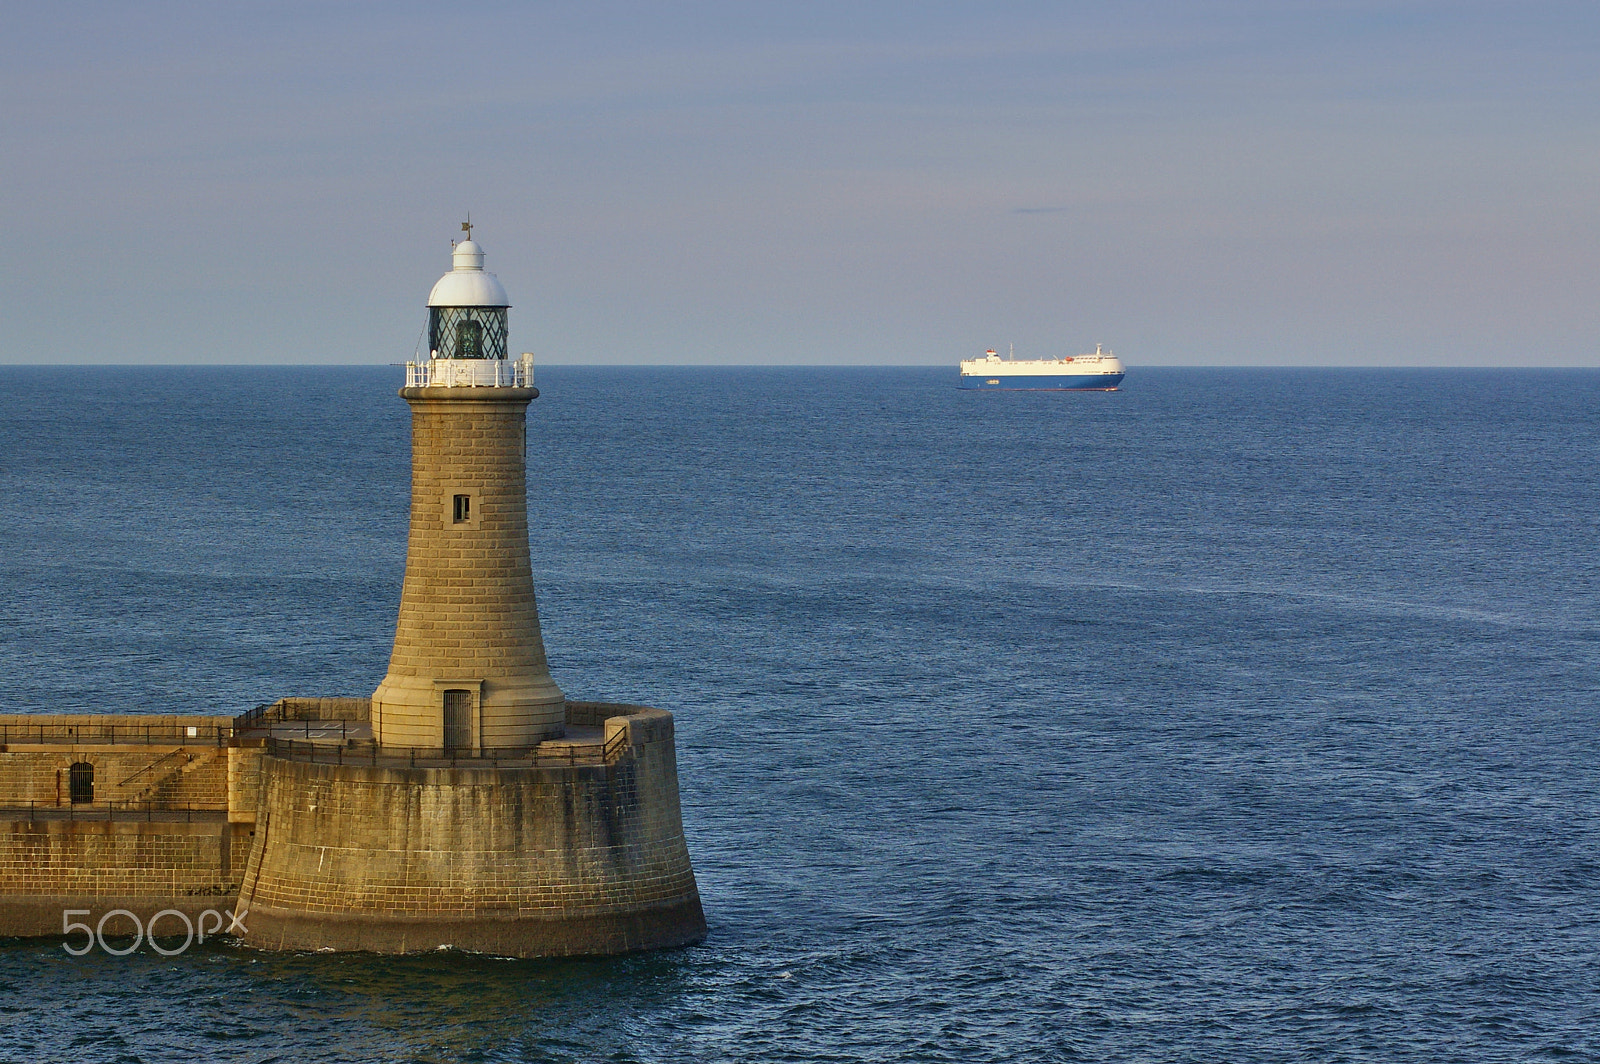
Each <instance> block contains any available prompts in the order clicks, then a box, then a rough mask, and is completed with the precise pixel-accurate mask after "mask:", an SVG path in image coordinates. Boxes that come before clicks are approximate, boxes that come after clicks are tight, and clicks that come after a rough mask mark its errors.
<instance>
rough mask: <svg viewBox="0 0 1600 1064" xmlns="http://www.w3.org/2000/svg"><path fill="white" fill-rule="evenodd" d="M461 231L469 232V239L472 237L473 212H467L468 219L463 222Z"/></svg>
mask: <svg viewBox="0 0 1600 1064" xmlns="http://www.w3.org/2000/svg"><path fill="white" fill-rule="evenodd" d="M461 231H462V232H463V233H465V234H467V239H468V240H471V239H472V212H471V211H468V212H467V220H466V221H464V222H462V223H461Z"/></svg>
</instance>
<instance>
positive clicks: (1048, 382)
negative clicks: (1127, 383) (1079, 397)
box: [961, 373, 1124, 392]
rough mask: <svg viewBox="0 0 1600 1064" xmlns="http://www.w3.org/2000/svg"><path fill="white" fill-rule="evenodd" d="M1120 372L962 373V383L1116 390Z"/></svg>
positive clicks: (997, 388) (1001, 387) (1010, 388)
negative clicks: (1024, 374) (1011, 375)
mask: <svg viewBox="0 0 1600 1064" xmlns="http://www.w3.org/2000/svg"><path fill="white" fill-rule="evenodd" d="M1123 376H1124V374H1121V373H1077V374H1072V373H1063V374H1060V375H1058V376H1033V375H1031V374H1030V375H1029V376H1026V377H1022V376H1013V377H1008V376H1006V375H1005V374H1004V373H996V374H995V375H993V376H983V375H978V376H968V375H967V374H965V373H963V374H962V375H961V387H963V388H976V389H979V390H988V391H1048V392H1113V391H1116V389H1117V385H1119V384H1121V383H1122V378H1123Z"/></svg>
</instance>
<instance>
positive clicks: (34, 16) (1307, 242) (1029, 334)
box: [0, 0, 1600, 366]
mask: <svg viewBox="0 0 1600 1064" xmlns="http://www.w3.org/2000/svg"><path fill="white" fill-rule="evenodd" d="M4 12H5V15H4V20H3V23H0V146H3V151H0V210H3V212H4V218H5V221H6V230H7V233H8V239H7V240H6V242H5V248H4V251H3V258H0V271H3V277H4V285H3V287H0V292H3V295H0V320H3V321H4V322H5V328H4V330H3V332H0V362H28V361H46V362H58V361H59V362H217V363H222V362H271V361H287V362H356V363H382V362H395V361H402V360H404V359H406V358H408V357H410V355H411V353H412V351H413V348H414V345H415V343H416V340H417V336H418V333H419V332H420V330H421V328H422V324H423V321H424V317H425V312H424V310H423V308H422V303H423V301H424V299H425V298H426V296H427V292H428V289H429V287H430V286H431V285H432V283H433V281H434V280H435V278H436V277H437V276H438V275H439V274H440V273H441V272H443V271H444V270H445V269H447V268H448V266H449V240H450V238H451V237H452V236H454V235H456V227H457V224H458V223H459V222H460V220H461V217H462V216H463V215H464V214H465V212H466V211H467V210H469V209H470V210H471V211H472V216H473V220H474V221H475V222H476V223H478V226H479V228H478V230H477V235H478V237H479V239H480V241H481V242H482V244H483V245H484V247H485V250H486V251H487V253H488V267H489V268H490V269H492V270H494V271H495V272H497V273H498V274H499V275H500V278H501V280H502V281H503V282H504V283H505V285H506V288H507V289H508V290H509V291H510V293H511V298H512V302H513V303H514V304H515V308H514V309H513V311H512V319H511V321H512V337H511V339H512V347H513V349H514V350H531V351H534V352H536V353H537V354H538V356H539V357H540V359H541V360H542V361H545V362H585V363H600V362H610V363H651V362H661V363H684V362H733V363H850V364H889V363H926V364H950V365H953V363H954V362H955V361H956V360H957V359H959V358H962V357H969V356H971V355H973V354H975V353H977V352H980V351H981V350H982V349H983V348H985V347H989V346H998V347H1002V349H1003V345H1005V344H1007V343H1011V342H1014V343H1015V344H1016V346H1017V352H1018V354H1019V355H1030V356H1051V357H1053V356H1057V355H1060V354H1068V353H1075V352H1076V351H1078V350H1082V349H1084V348H1092V347H1093V345H1094V344H1095V343H1096V342H1097V341H1098V342H1103V343H1106V344H1107V345H1108V346H1110V347H1112V348H1113V349H1114V350H1116V351H1117V353H1118V354H1119V355H1121V356H1122V357H1123V358H1124V359H1125V361H1127V362H1128V363H1129V364H1130V365H1134V366H1138V365H1156V364H1212V365H1238V364H1272V365H1295V364H1320V365H1371V364H1374V363H1378V362H1386V361H1389V360H1394V361H1398V362H1401V363H1406V364H1424V365H1583V366H1596V365H1600V310H1597V307H1600V300H1597V295H1600V293H1597V282H1600V5H1596V4H1594V3H1593V2H1585V3H1539V2H1528V3H1516V4H1512V3H1495V4H1490V3H1475V2H1470V0H1468V2H1449V3H1445V2H1416V3H1399V2H1397V3H1366V2H1356V0H1352V2H1343V3H1315V2H1308V3H1291V2H1284V0H1279V2H1275V3H1263V2H1257V0H1237V2H1206V0H1195V2H1189V3H1180V2H1148V3H1120V4H1074V3H1010V4H1007V3H995V2H984V3H922V4H913V3H876V4H874V3H852V4H836V3H805V4H801V3H787V4H763V3H748V2H747V3H737V4H734V3H727V4H594V3H589V4H583V5H577V4H572V5H566V4H560V5H549V4H472V3H456V4H428V5H417V4H410V3H382V4H379V3H356V2H351V3H303V4H301V3H256V4H215V3H196V4H151V3H140V4H134V3H128V4H97V3H80V4H60V5H22V4H15V3H12V4H7V5H6V6H5V8H4Z"/></svg>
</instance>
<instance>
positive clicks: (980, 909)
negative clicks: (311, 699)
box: [0, 367, 1600, 1062]
mask: <svg viewBox="0 0 1600 1064" xmlns="http://www.w3.org/2000/svg"><path fill="white" fill-rule="evenodd" d="M394 373H395V371H394V370H380V369H372V370H351V369H325V370H304V369H214V370H200V369H118V370H92V371H86V370H65V369H62V370H48V371H45V370H28V369H17V368H5V369H0V448H3V450H0V453H3V454H4V456H5V457H4V461H3V464H0V581H3V584H0V586H3V588H4V594H3V595H0V709H5V710H15V709H27V710H39V711H89V710H93V711H106V710H114V711H119V712H130V713H133V712H147V711H184V712H190V711H193V712H201V711H204V712H235V711H238V710H240V709H243V708H246V707H248V706H250V705H253V704H255V703H257V702H260V701H265V700H269V699H272V698H276V697H278V696H280V695H285V694H365V693H368V692H370V691H371V690H372V688H373V687H375V686H376V684H377V682H378V680H379V679H380V678H381V676H382V674H383V672H384V669H385V666H386V664H387V656H388V642H389V639H390V636H391V634H392V631H393V623H394V613H395V608H396V604H397V601H398V596H399V586H400V579H401V575H402V567H403V564H404V548H405V521H406V514H407V497H406V495H407V490H408V467H407V461H408V458H407V430H408V422H407V410H406V407H405V404H404V403H403V402H401V401H400V400H399V399H398V398H396V397H395V395H394V389H395V388H396V387H397V386H398V383H399V382H398V380H396V379H395V378H394ZM540 385H541V388H542V389H543V391H544V396H543V397H542V398H541V399H539V400H538V401H537V402H536V403H535V404H534V405H533V407H532V415H531V430H530V449H531V453H532V466H533V473H532V475H531V478H530V497H531V511H532V525H533V528H534V533H533V561H534V572H535V579H536V581H537V583H538V587H539V591H540V609H541V614H542V617H543V619H544V625H545V638H546V642H547V645H548V647H549V651H550V657H551V660H552V663H553V666H554V670H555V673H556V677H557V680H558V681H559V682H560V683H561V684H562V686H563V687H564V688H565V689H566V690H567V691H568V692H569V693H570V694H571V695H573V696H575V697H581V698H594V699H607V700H618V701H645V702H650V703H654V704H657V705H661V706H665V707H667V708H670V709H672V710H674V711H675V712H676V713H677V714H678V736H679V747H678V756H679V766H680V771H681V776H682V788H683V805H684V819H685V826H686V830H687V833H688V836H689V843H690V850H691V853H692V854H693V857H694V861H695V867H696V871H697V873H698V876H699V881H700V887H701V891H702V893H703V895H704V901H705V907H706V911H707V915H708V918H709V920H710V924H711V936H710V938H709V939H708V940H707V942H706V943H705V945H703V946H700V947H696V948H691V949H686V950H681V951H676V952H670V953H664V954H658V955H653V956H639V957H630V958H623V959H614V960H598V961H583V962H561V963H542V962H541V963H535V962H512V961H501V960H491V959H486V958H476V957H469V956H461V955H436V956H427V957H422V958H407V959H401V960H394V959H375V958H371V957H364V956H348V955H338V956H334V955H327V954H323V955H300V956H297V955H275V954H264V953H256V952H252V951H247V950H243V949H237V948H231V947H227V946H220V947H210V946H208V947H206V948H204V949H195V950H192V951H190V952H189V953H187V954H184V955H183V956H180V957H176V958H173V959H170V960H167V959H163V958H161V957H158V956H155V955H154V954H151V953H149V952H148V950H147V951H145V952H144V953H141V954H136V955H135V956H132V957H128V958H122V959H118V958H112V957H108V956H105V955H102V954H98V953H95V954H91V955H90V956H88V957H85V958H83V959H81V960H80V959H72V958H69V957H67V956H65V955H64V954H63V953H62V951H61V949H60V948H59V946H58V945H57V944H55V943H49V942H11V943H5V944H0V1060H65V1059H71V1060H75V1061H188V1060H194V1059H216V1060H247V1061H258V1062H259V1061H335V1060H337V1061H458V1060H468V1061H474V1060H493V1061H501V1060H505V1061H524V1060H537V1061H595V1060H610V1061H747V1060H748V1061H822V1060H854V1059H866V1060H891V1061H1012V1060H1093V1061H1103V1060H1104V1061H1110V1060H1129V1061H1135V1060H1137V1061H1309V1060H1317V1061H1322V1060H1332V1061H1451V1060H1461V1061H1499V1060H1507V1061H1512V1060H1515V1061H1528V1060H1535V1061H1536V1060H1594V1059H1600V819H1597V817H1600V738H1597V735H1600V729H1597V718H1600V565H1597V561H1596V549H1595V548H1596V543H1597V533H1600V527H1597V526H1600V478H1597V476H1596V470H1597V469H1600V372H1592V371H1551V372H1520V373H1513V374H1507V373H1505V372H1495V373H1476V372H1469V371H1437V372H1434V371H1392V372H1374V371H1354V370H1352V371H1311V370H1307V371H1292V370H1272V371H1259V370H1250V371H1243V370H1177V369H1168V370H1153V369H1151V370H1140V369H1138V368H1135V369H1134V371H1133V372H1132V373H1131V375H1130V377H1129V380H1128V382H1127V384H1126V385H1125V386H1124V390H1123V391H1122V392H1120V393H1117V394H1111V395H1105V394H1057V393H1004V394H1001V393H973V392H963V391H960V390H959V389H957V387H956V381H955V372H954V370H953V369H950V370H940V371H934V370H920V369H918V370H838V369H829V370H790V369H784V370H747V369H740V370H722V369H693V370H691V369H659V370H644V369H615V370H613V369H576V368H559V367H558V368H551V369H547V370H542V371H541V378H540Z"/></svg>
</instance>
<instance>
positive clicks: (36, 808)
mask: <svg viewBox="0 0 1600 1064" xmlns="http://www.w3.org/2000/svg"><path fill="white" fill-rule="evenodd" d="M227 818H228V807H227V806H226V805H225V804H215V803H213V804H199V805H197V804H193V803H190V804H186V805H170V804H164V803H160V802H62V803H61V804H59V805H56V804H52V803H50V802H28V803H27V804H26V805H23V804H22V803H20V802H19V803H17V804H15V805H9V806H8V805H0V821H3V820H12V821H17V820H29V821H41V820H74V821H75V820H84V821H114V822H132V821H144V822H147V823H155V822H157V821H159V822H161V823H167V824H170V823H173V822H177V823H187V824H193V823H196V822H199V823H207V822H210V821H214V820H226V819H227Z"/></svg>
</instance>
